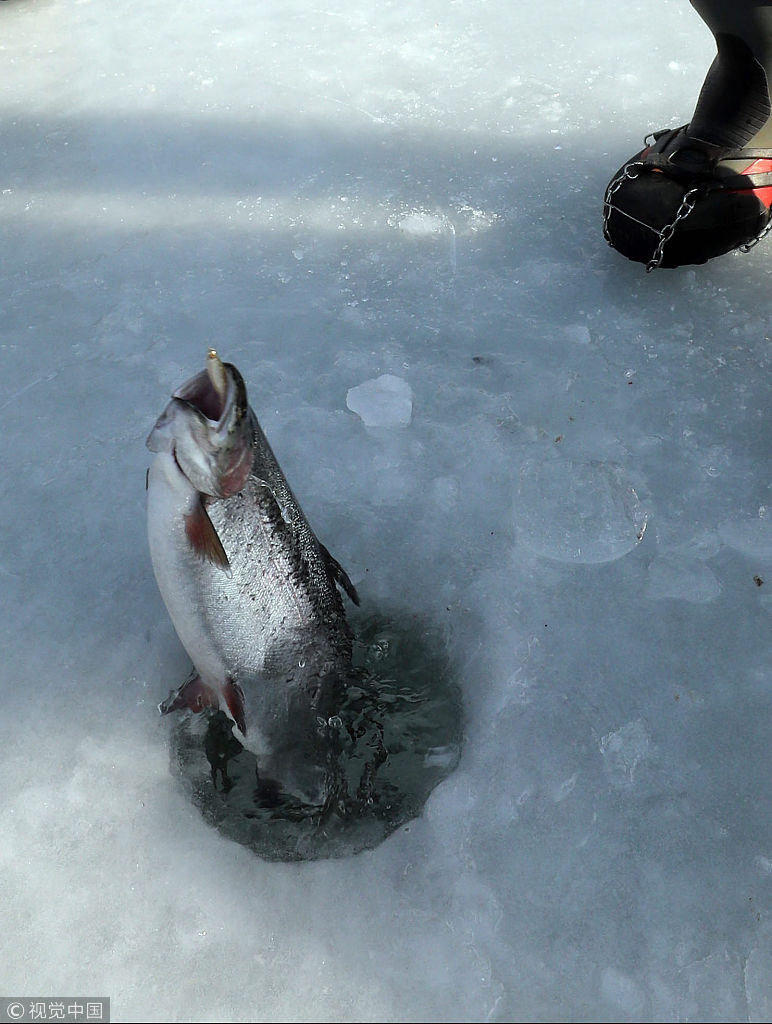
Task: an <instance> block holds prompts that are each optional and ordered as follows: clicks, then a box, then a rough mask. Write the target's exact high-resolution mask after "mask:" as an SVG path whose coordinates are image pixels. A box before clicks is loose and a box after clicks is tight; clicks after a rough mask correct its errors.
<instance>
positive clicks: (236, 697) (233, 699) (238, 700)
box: [222, 679, 247, 736]
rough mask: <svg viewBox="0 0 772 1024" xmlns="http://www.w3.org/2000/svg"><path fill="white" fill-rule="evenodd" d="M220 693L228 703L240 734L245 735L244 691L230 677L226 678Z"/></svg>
mask: <svg viewBox="0 0 772 1024" xmlns="http://www.w3.org/2000/svg"><path fill="white" fill-rule="evenodd" d="M222 695H223V699H224V701H225V703H226V704H227V705H228V710H229V711H230V713H231V715H232V716H233V721H234V722H235V723H236V725H237V726H238V727H239V729H240V730H241V734H242V736H246V734H247V719H246V715H245V713H244V691H243V690H242V689H241V687H240V686H239V684H238V683H234V682H233V680H232V679H227V680H226V682H225V686H223V688H222Z"/></svg>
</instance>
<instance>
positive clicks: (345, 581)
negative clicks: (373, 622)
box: [318, 541, 359, 605]
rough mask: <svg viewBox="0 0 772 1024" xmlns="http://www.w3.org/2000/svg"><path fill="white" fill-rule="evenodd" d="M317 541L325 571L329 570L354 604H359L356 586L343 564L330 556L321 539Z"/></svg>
mask: <svg viewBox="0 0 772 1024" xmlns="http://www.w3.org/2000/svg"><path fill="white" fill-rule="evenodd" d="M318 543H319V550H320V551H321V553H322V558H323V559H324V563H325V565H326V566H327V571H328V572H329V574H330V576H332V578H333V579H334V580H335V582H336V583H337V584H338V586H339V587H342V588H343V590H345V591H346V593H347V594H348V596H349V597H350V598H351V600H352V601H353V602H354V604H355V605H358V604H359V594H357V588H356V587H355V586H354V584H353V583H352V582H351V580H350V579H349V575H348V573H347V572H346V570H345V569H344V568H343V566H342V565H341V564H340V562H339V561H338V560H337V558H333V557H332V555H331V554H330V552H329V551H328V550H327V548H326V547H325V546H324V544H322V542H321V541H319V542H318Z"/></svg>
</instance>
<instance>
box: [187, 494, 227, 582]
mask: <svg viewBox="0 0 772 1024" xmlns="http://www.w3.org/2000/svg"><path fill="white" fill-rule="evenodd" d="M185 536H186V537H187V538H188V540H189V542H190V546H191V547H192V548H193V550H194V551H195V552H196V554H197V555H198V556H199V558H203V559H204V560H205V561H207V562H211V563H212V565H217V566H219V567H220V568H221V569H224V570H225V571H226V572H228V573H230V562H229V561H228V556H227V555H226V553H225V548H224V547H223V546H222V541H221V540H220V538H219V537H218V536H217V530H215V528H214V526H213V524H212V520H211V519H210V518H209V514H208V512H207V511H206V509H205V508H204V503H203V501H202V500H201V497H200V496H199V499H198V502H197V503H196V506H195V508H194V509H193V511H192V512H188V514H187V515H186V516H185Z"/></svg>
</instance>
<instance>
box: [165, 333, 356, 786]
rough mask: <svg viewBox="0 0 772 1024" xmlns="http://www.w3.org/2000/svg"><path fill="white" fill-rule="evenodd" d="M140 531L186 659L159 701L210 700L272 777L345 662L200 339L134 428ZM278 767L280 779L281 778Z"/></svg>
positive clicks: (212, 356)
mask: <svg viewBox="0 0 772 1024" xmlns="http://www.w3.org/2000/svg"><path fill="white" fill-rule="evenodd" d="M147 446H148V448H149V449H150V450H151V451H152V452H155V453H156V457H155V459H154V460H153V463H152V466H151V468H150V471H149V476H148V539H149V542H150V554H151V558H152V562H153V570H154V572H155V576H156V580H157V581H158V587H159V589H160V591H161V596H162V597H163V600H164V603H165V604H166V607H167V609H168V612H169V615H170V617H171V620H172V622H173V624H174V628H175V629H176V631H177V635H178V636H179V638H180V641H181V642H182V645H183V646H184V648H185V649H186V651H187V652H188V654H189V655H190V658H191V661H192V662H193V666H194V671H193V673H192V674H191V676H190V677H189V678H188V680H187V681H186V682H185V683H183V685H182V686H180V687H179V689H177V690H176V691H174V692H173V693H172V694H171V695H170V696H169V698H168V699H167V700H166V701H164V702H163V704H161V705H160V711H161V712H162V713H163V714H167V713H169V712H171V711H177V710H183V709H189V710H191V711H201V710H203V709H204V708H206V707H217V708H219V709H220V710H222V711H223V712H225V714H226V715H227V716H228V717H229V718H230V719H231V721H232V723H233V731H234V735H235V736H236V738H237V739H238V740H239V741H240V742H241V743H242V744H243V745H244V746H245V747H247V748H248V749H250V750H251V751H252V752H253V753H255V754H256V755H257V757H258V763H259V765H260V768H261V770H262V768H263V766H264V765H265V766H267V770H268V772H269V773H270V774H271V775H273V776H275V777H278V779H279V780H280V781H281V783H282V785H285V784H287V785H289V786H292V785H293V784H294V785H295V786H296V789H305V790H306V791H307V790H308V786H306V785H305V784H304V783H303V782H300V783H298V782H297V781H296V780H297V778H299V777H300V776H301V775H302V771H301V772H298V770H297V768H298V764H299V763H302V761H303V759H304V757H306V756H309V757H311V751H312V748H313V746H314V740H313V737H314V735H315V730H316V732H317V733H318V727H319V724H320V723H321V722H324V721H326V720H327V718H328V717H329V716H331V715H333V714H334V713H335V710H336V706H337V701H338V700H339V698H340V695H341V689H342V687H344V686H345V681H346V679H347V677H348V676H349V674H350V662H351V650H352V634H351V631H350V629H349V626H348V623H347V622H346V616H345V612H344V608H343V601H342V599H341V594H340V592H339V589H338V588H341V589H342V590H343V591H345V593H346V594H347V595H348V596H349V597H350V598H351V600H352V601H353V602H354V603H355V604H358V603H359V598H358V596H357V592H356V590H355V588H354V585H353V584H352V583H351V580H350V579H349V577H348V576H347V574H346V572H345V571H344V570H343V568H342V567H341V566H340V564H339V563H338V562H337V561H336V560H335V559H334V558H333V557H332V555H331V554H330V553H329V551H328V550H327V548H325V546H324V545H323V544H322V543H320V541H319V540H318V539H317V538H316V536H315V534H314V532H313V530H312V529H311V527H310V526H309V524H308V521H307V520H306V517H305V516H304V514H303V510H302V509H301V508H300V505H299V504H298V502H297V499H296V498H295V495H294V494H293V493H292V491H291V489H290V486H289V484H288V483H287V481H286V479H285V477H284V474H283V473H282V471H281V469H280V468H279V464H278V462H277V461H276V458H275V456H274V454H273V452H272V451H271V448H270V446H269V444H268V441H267V440H266V437H265V434H264V433H263V431H262V429H261V427H260V424H259V423H258V421H257V417H256V416H255V414H254V412H253V411H252V409H251V408H250V407H249V404H248V402H247V392H246V387H245V385H244V381H243V379H242V377H241V374H240V373H239V371H238V370H237V369H236V367H235V366H232V365H231V364H230V363H222V362H221V361H220V359H219V358H218V356H217V353H216V352H214V351H213V350H210V352H209V356H208V358H207V362H206V369H205V370H204V371H202V372H201V373H199V374H197V375H196V376H195V377H193V378H192V379H191V380H189V381H187V383H185V384H183V385H182V386H181V387H180V388H178V389H177V390H176V391H175V392H174V394H173V396H172V399H171V401H170V402H169V404H168V405H167V406H166V408H165V409H164V411H163V413H162V414H161V416H160V417H159V419H158V421H157V423H156V425H155V427H154V428H153V430H152V431H151V433H150V436H149V437H148V439H147ZM287 780H289V781H288V782H287Z"/></svg>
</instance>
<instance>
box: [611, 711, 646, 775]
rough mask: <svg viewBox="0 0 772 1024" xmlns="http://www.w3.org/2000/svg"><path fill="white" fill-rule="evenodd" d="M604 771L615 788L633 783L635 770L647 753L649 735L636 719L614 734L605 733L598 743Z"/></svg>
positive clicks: (641, 723)
mask: <svg viewBox="0 0 772 1024" xmlns="http://www.w3.org/2000/svg"><path fill="white" fill-rule="evenodd" d="M600 752H601V754H603V760H604V762H605V768H606V771H607V772H608V773H609V776H610V778H611V781H612V782H613V784H614V785H615V786H627V785H629V784H630V783H632V781H633V776H634V775H635V769H636V768H637V767H638V765H639V764H640V763H641V761H643V760H644V759H645V758H646V757H647V756H648V753H649V734H648V733H647V732H646V726H645V725H644V724H643V722H642V721H641V720H640V719H639V718H637V719H636V720H635V721H634V722H628V723H627V725H623V726H622V727H621V728H619V729H617V730H616V731H615V732H609V733H607V734H606V735H605V736H604V737H603V738H602V739H601V741H600Z"/></svg>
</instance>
